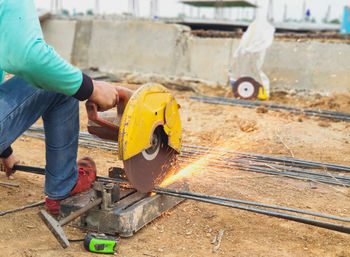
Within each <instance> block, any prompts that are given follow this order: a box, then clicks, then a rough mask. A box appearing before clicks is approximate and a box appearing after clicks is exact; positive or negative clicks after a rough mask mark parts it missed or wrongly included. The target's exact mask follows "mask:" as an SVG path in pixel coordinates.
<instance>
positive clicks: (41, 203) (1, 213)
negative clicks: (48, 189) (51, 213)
mask: <svg viewBox="0 0 350 257" xmlns="http://www.w3.org/2000/svg"><path fill="white" fill-rule="evenodd" d="M43 204H45V201H41V202H38V203H33V204H29V205H26V206H23V207H19V208H16V209H12V210H8V211H3V212H0V216H4V215H6V214H9V213H13V212H19V211H22V210H24V209H28V208H33V207H37V206H40V205H43Z"/></svg>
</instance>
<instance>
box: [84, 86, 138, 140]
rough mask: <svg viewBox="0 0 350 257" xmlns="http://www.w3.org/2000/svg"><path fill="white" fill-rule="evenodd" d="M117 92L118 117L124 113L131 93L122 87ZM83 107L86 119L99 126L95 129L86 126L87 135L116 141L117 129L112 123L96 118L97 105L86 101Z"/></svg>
mask: <svg viewBox="0 0 350 257" xmlns="http://www.w3.org/2000/svg"><path fill="white" fill-rule="evenodd" d="M117 90H118V99H119V100H118V103H117V110H118V115H119V114H122V113H123V112H124V109H125V107H126V104H127V103H128V101H129V99H130V97H131V95H132V94H133V91H131V90H130V89H128V88H124V87H118V89H117ZM85 107H86V111H87V115H88V119H89V120H90V121H92V122H94V123H96V124H97V125H99V126H100V128H96V127H94V126H90V127H89V126H88V131H89V133H90V134H93V135H96V136H98V137H100V138H102V139H107V140H112V141H118V131H119V127H118V126H117V125H115V124H113V123H112V122H109V121H107V120H104V119H101V118H100V117H99V116H98V105H97V104H96V103H94V102H91V101H87V102H86V104H85Z"/></svg>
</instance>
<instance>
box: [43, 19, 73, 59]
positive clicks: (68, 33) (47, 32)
mask: <svg viewBox="0 0 350 257" xmlns="http://www.w3.org/2000/svg"><path fill="white" fill-rule="evenodd" d="M75 25H76V21H74V20H54V19H48V20H46V21H44V22H43V23H42V24H41V26H42V30H43V34H44V39H45V41H46V43H47V44H49V45H51V46H52V47H53V48H54V49H55V50H56V52H57V53H58V54H59V55H60V56H61V57H62V58H63V59H65V60H66V61H68V62H71V58H72V52H73V42H74V37H75Z"/></svg>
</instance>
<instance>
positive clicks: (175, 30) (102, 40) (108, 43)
mask: <svg viewBox="0 0 350 257" xmlns="http://www.w3.org/2000/svg"><path fill="white" fill-rule="evenodd" d="M187 30H188V29H187V28H186V27H184V26H177V25H167V24H162V23H146V22H118V21H104V20H94V22H93V26H92V34H91V35H92V36H91V41H90V47H89V66H90V67H92V66H94V67H95V66H97V67H99V68H100V70H103V71H107V72H111V73H116V72H119V71H123V70H124V71H130V72H143V73H158V74H163V75H174V74H181V73H183V72H184V70H185V69H186V65H183V64H182V60H183V57H184V56H185V53H186V51H181V46H180V45H181V42H182V39H181V37H183V35H184V34H186V31H187Z"/></svg>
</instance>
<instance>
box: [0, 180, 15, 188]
mask: <svg viewBox="0 0 350 257" xmlns="http://www.w3.org/2000/svg"><path fill="white" fill-rule="evenodd" d="M0 185H3V186H11V187H19V185H18V184H13V183H9V182H3V181H0Z"/></svg>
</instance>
